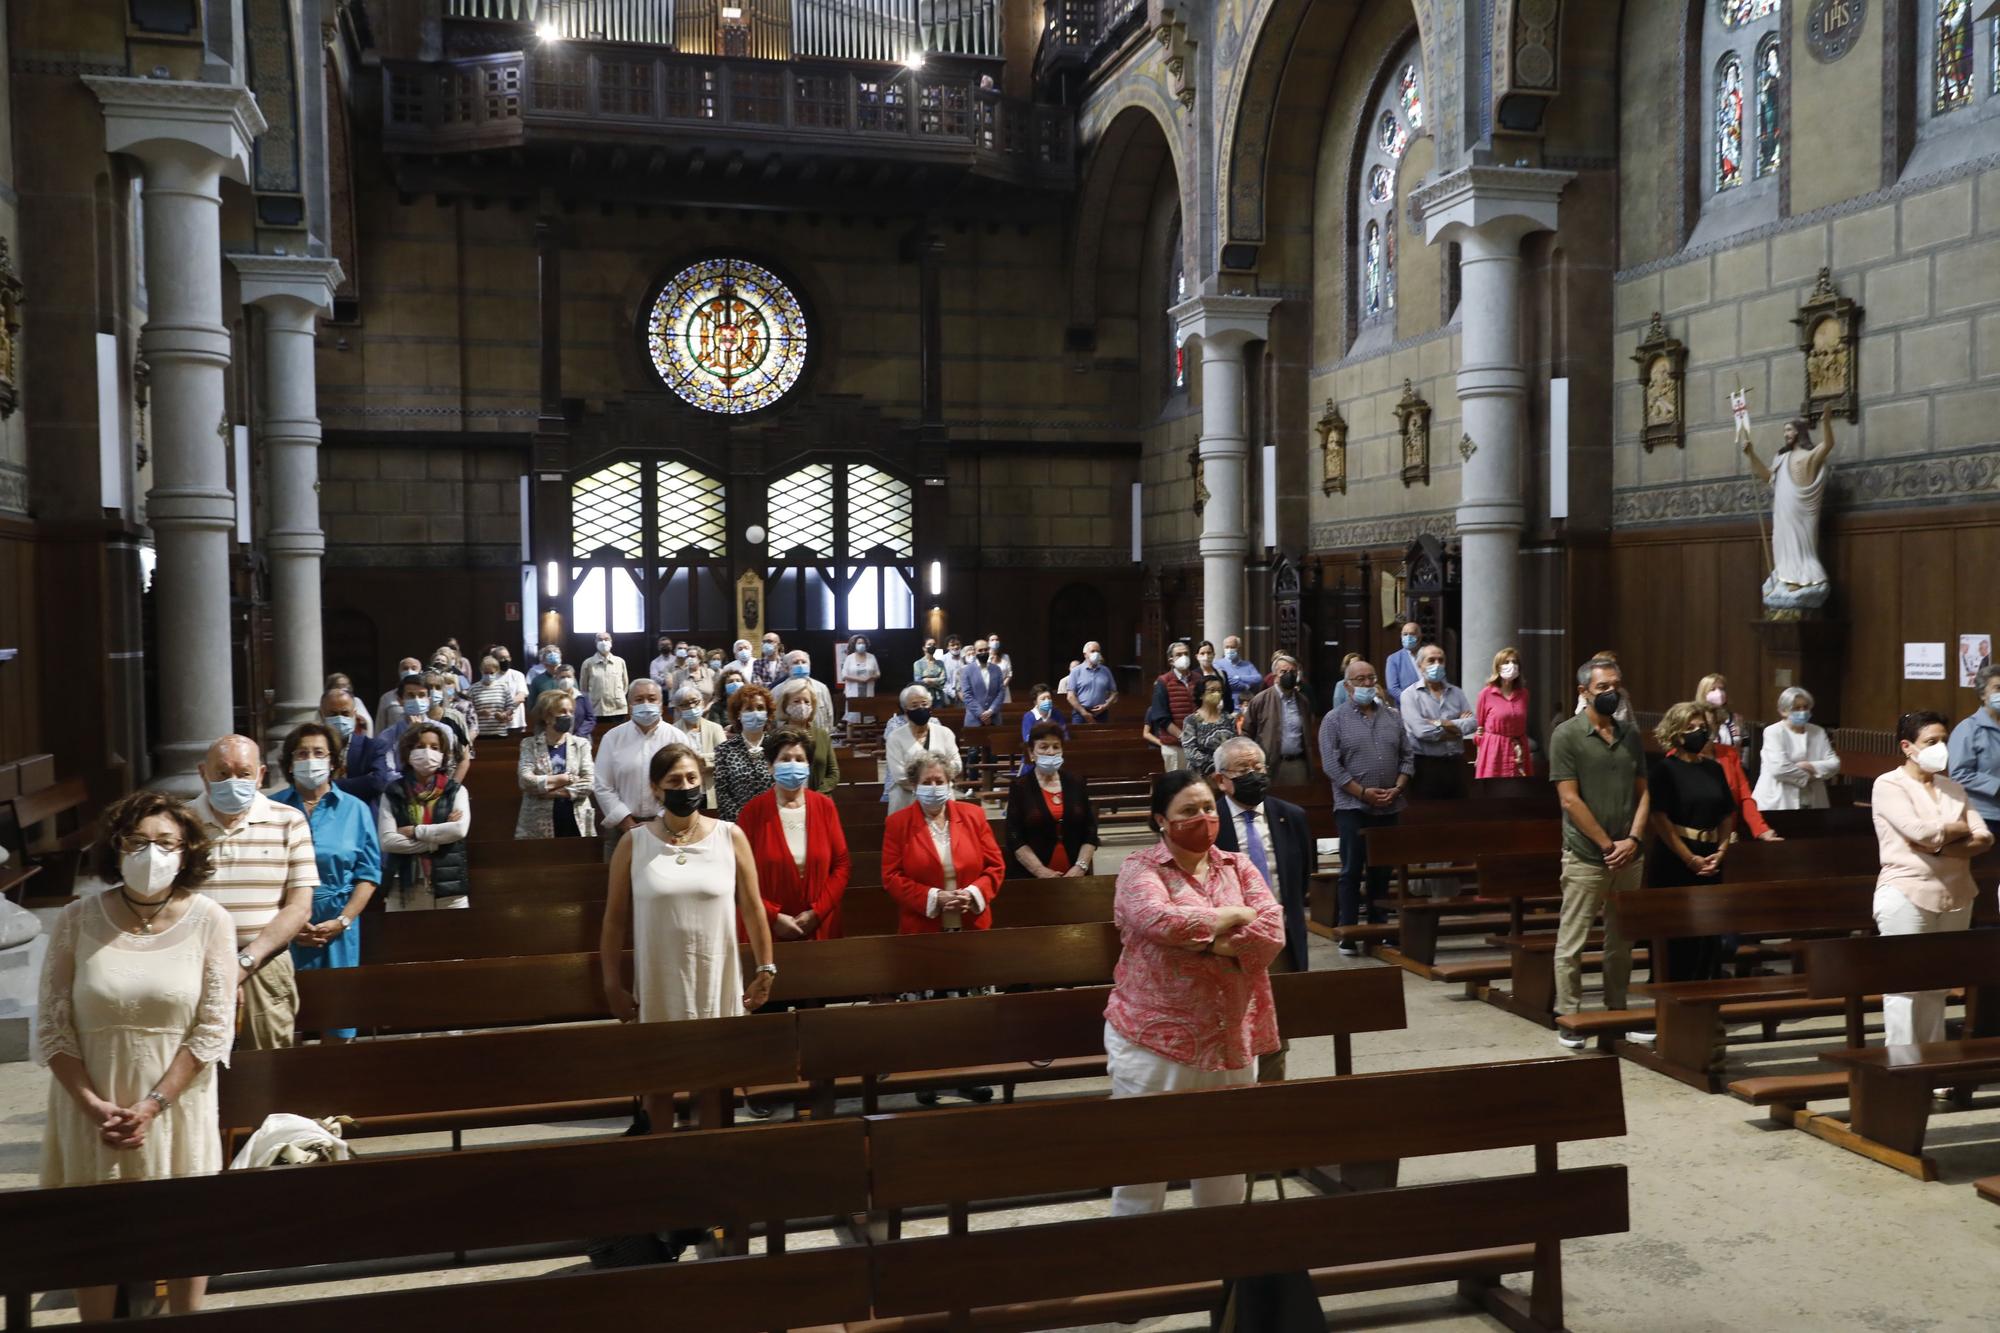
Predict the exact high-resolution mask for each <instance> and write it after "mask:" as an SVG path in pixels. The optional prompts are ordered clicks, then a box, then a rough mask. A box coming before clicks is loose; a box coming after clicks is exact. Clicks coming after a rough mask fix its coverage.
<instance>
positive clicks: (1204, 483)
mask: <svg viewBox="0 0 2000 1333" xmlns="http://www.w3.org/2000/svg"><path fill="white" fill-rule="evenodd" d="M1187 460H1188V475H1189V476H1191V477H1192V478H1194V512H1195V513H1196V514H1200V513H1201V511H1202V510H1204V509H1206V508H1208V468H1207V465H1206V464H1204V463H1203V462H1202V459H1201V445H1200V444H1199V443H1196V444H1195V445H1193V446H1192V447H1190V448H1189V449H1188V452H1187Z"/></svg>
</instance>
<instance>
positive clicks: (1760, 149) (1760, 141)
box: [1757, 33, 1784, 176]
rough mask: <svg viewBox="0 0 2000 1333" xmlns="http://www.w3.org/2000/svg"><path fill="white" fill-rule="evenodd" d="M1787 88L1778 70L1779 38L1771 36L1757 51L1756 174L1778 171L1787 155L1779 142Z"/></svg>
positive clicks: (1780, 71) (1782, 73) (1774, 34)
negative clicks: (1781, 103)
mask: <svg viewBox="0 0 2000 1333" xmlns="http://www.w3.org/2000/svg"><path fill="white" fill-rule="evenodd" d="M1783 86H1784V72H1783V71H1782V70H1781V69H1779V68H1778V35H1777V34H1776V33H1772V34H1771V35H1770V36H1769V37H1766V38H1765V39H1764V43H1763V45H1762V46H1759V47H1758V48H1757V174H1758V175H1759V176H1763V175H1766V174H1768V173H1770V172H1773V171H1776V170H1777V169H1778V160H1779V158H1780V156H1781V155H1782V153H1783V152H1784V145H1783V144H1782V143H1781V142H1779V127H1778V95H1779V93H1780V91H1781V90H1782V89H1783Z"/></svg>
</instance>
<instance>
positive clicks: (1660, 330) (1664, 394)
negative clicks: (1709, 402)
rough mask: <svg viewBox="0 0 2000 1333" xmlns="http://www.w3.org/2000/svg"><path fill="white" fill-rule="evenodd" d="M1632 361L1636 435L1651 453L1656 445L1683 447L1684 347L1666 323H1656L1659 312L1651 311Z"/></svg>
mask: <svg viewBox="0 0 2000 1333" xmlns="http://www.w3.org/2000/svg"><path fill="white" fill-rule="evenodd" d="M1632 360H1633V361H1634V362H1636V363H1637V364H1638V366H1639V388H1640V390H1641V392H1642V394H1643V398H1642V402H1643V408H1642V415H1643V418H1644V421H1643V424H1642V425H1641V427H1640V431H1639V438H1640V440H1641V442H1642V443H1644V444H1645V446H1646V452H1647V453H1651V452H1653V446H1654V445H1657V444H1670V445H1672V446H1673V447H1674V448H1676V449H1679V448H1682V447H1684V446H1685V445H1686V443H1687V404H1686V399H1685V396H1684V393H1683V378H1684V377H1685V375H1686V373H1687V347H1686V345H1685V344H1683V343H1682V342H1681V340H1680V339H1678V338H1676V337H1673V336H1672V335H1671V334H1669V333H1668V332H1667V327H1666V325H1665V324H1663V323H1661V322H1660V312H1659V311H1657V310H1655V311H1654V312H1653V322H1652V323H1651V324H1649V325H1647V327H1646V336H1645V337H1644V338H1643V339H1641V340H1640V342H1639V347H1638V350H1637V351H1635V352H1633V353H1632Z"/></svg>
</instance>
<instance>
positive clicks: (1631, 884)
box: [1555, 847, 1645, 1014]
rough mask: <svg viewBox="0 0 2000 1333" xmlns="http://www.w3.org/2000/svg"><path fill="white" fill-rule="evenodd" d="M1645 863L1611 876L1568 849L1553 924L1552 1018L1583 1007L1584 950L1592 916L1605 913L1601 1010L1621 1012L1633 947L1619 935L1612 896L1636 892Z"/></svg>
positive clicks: (1635, 862)
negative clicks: (1557, 913)
mask: <svg viewBox="0 0 2000 1333" xmlns="http://www.w3.org/2000/svg"><path fill="white" fill-rule="evenodd" d="M1644 865H1645V858H1643V857H1638V856H1635V857H1633V858H1632V859H1631V860H1630V861H1627V862H1626V863H1625V864H1624V865H1622V866H1620V867H1619V868H1618V869H1616V870H1606V869H1605V868H1604V867H1603V866H1601V865H1598V864H1596V863H1595V862H1591V861H1586V860H1584V859H1583V858H1582V857H1580V856H1578V855H1577V854H1576V853H1575V852H1572V851H1570V850H1569V849H1568V848H1567V847H1565V848H1564V849H1563V854H1562V915H1561V917H1560V919H1559V920H1558V921H1557V923H1556V957H1555V971H1556V1012H1557V1013H1559V1014H1573V1013H1575V1012H1577V1010H1579V1009H1580V1008H1582V1007H1583V949H1584V945H1585V943H1586V942H1587V941H1588V940H1589V938H1590V928H1591V926H1592V925H1594V924H1595V923H1596V921H1597V914H1598V913H1599V912H1603V913H1604V1007H1605V1008H1606V1009H1623V1008H1624V1007H1625V988H1626V985H1627V984H1628V983H1629V982H1630V981H1631V980H1632V941H1630V940H1628V939H1626V938H1625V936H1624V934H1623V933H1622V932H1620V930H1619V929H1618V914H1617V912H1616V910H1615V909H1614V908H1613V907H1612V905H1611V895H1612V894H1613V893H1616V892H1620V891H1622V890H1625V889H1636V888H1638V887H1639V882H1640V873H1641V869H1642V867H1643V866H1644Z"/></svg>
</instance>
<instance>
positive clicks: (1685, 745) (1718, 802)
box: [1646, 703, 1736, 981]
mask: <svg viewBox="0 0 2000 1333" xmlns="http://www.w3.org/2000/svg"><path fill="white" fill-rule="evenodd" d="M1653 738H1654V739H1655V740H1657V741H1658V742H1659V743H1660V748H1661V749H1662V750H1664V751H1666V758H1664V759H1662V760H1660V761H1659V762H1658V763H1656V764H1654V765H1653V771H1652V773H1651V774H1650V775H1648V777H1647V780H1646V786H1647V790H1648V791H1649V792H1650V793H1651V796H1652V801H1653V838H1654V842H1655V844H1656V846H1655V848H1654V852H1653V854H1652V855H1651V856H1648V857H1647V858H1646V871H1647V878H1648V882H1649V883H1650V884H1652V885H1653V886H1654V887H1656V888H1679V887H1681V886H1684V885H1689V884H1717V883H1720V882H1721V880H1722V860H1723V857H1725V856H1726V855H1728V852H1729V843H1730V839H1731V838H1732V837H1733V836H1734V835H1735V832H1736V798H1735V797H1734V796H1733V795H1732V794H1731V793H1730V790H1729V779H1728V778H1727V777H1725V776H1724V775H1723V772H1722V765H1721V764H1719V763H1717V762H1716V761H1715V760H1714V759H1712V758H1710V757H1709V756H1708V754H1707V750H1708V746H1709V741H1710V739H1711V738H1710V736H1709V730H1708V708H1707V705H1705V704H1701V703H1682V704H1675V705H1674V706H1673V707H1672V708H1670V709H1668V710H1667V715H1666V716H1665V717H1664V718H1662V719H1660V726H1659V729H1658V730H1657V731H1655V732H1654V733H1653ZM1658 946H1659V942H1658V941H1655V942H1654V947H1655V948H1657V947H1658ZM1666 964H1667V965H1666V979H1667V980H1670V981H1705V980H1708V979H1709V978H1712V977H1718V976H1721V975H1722V940H1721V937H1720V936H1716V935H1704V936H1697V937H1694V938H1691V939H1678V940H1669V941H1667V944H1666Z"/></svg>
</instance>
